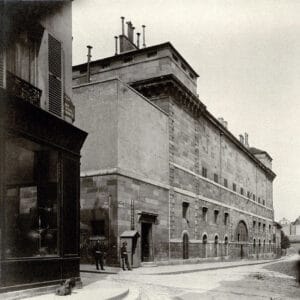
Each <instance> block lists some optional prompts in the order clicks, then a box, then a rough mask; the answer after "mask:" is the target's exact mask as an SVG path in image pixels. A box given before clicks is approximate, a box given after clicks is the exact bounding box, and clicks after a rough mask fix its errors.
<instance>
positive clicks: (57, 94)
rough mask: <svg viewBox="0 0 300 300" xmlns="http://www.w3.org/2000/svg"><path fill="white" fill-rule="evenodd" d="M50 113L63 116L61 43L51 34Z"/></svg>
mask: <svg viewBox="0 0 300 300" xmlns="http://www.w3.org/2000/svg"><path fill="white" fill-rule="evenodd" d="M48 47H49V48H48V63H49V111H50V112H51V113H53V114H55V115H57V116H61V111H62V49H61V43H60V42H59V41H58V40H56V39H55V38H54V37H53V36H52V35H50V34H49V41H48Z"/></svg>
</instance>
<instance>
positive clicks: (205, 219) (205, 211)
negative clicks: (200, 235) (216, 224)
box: [202, 207, 208, 222]
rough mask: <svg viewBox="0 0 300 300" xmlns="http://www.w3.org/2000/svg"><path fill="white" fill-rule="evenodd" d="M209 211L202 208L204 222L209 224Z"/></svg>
mask: <svg viewBox="0 0 300 300" xmlns="http://www.w3.org/2000/svg"><path fill="white" fill-rule="evenodd" d="M207 211H208V209H207V207H202V217H203V221H204V222H207Z"/></svg>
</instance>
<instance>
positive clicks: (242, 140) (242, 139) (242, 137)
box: [239, 134, 244, 145]
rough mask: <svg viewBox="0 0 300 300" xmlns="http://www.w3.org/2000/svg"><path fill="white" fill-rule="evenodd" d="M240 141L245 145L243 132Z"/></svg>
mask: <svg viewBox="0 0 300 300" xmlns="http://www.w3.org/2000/svg"><path fill="white" fill-rule="evenodd" d="M239 138H240V142H241V143H242V144H243V145H244V136H243V135H242V134H240V135H239Z"/></svg>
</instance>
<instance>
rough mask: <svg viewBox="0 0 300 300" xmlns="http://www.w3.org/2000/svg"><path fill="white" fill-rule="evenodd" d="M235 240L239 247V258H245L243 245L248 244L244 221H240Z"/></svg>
mask: <svg viewBox="0 0 300 300" xmlns="http://www.w3.org/2000/svg"><path fill="white" fill-rule="evenodd" d="M236 240H237V241H238V244H239V247H240V257H241V258H244V257H245V249H244V244H245V242H248V230H247V226H246V223H245V222H244V221H240V222H239V223H238V225H237V228H236Z"/></svg>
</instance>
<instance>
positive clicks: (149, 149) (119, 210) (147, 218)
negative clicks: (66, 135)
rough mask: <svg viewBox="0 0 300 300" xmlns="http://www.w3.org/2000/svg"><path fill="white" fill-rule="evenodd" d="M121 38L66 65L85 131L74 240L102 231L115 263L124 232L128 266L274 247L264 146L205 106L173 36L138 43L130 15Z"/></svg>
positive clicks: (270, 175)
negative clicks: (107, 53) (115, 45)
mask: <svg viewBox="0 0 300 300" xmlns="http://www.w3.org/2000/svg"><path fill="white" fill-rule="evenodd" d="M119 41H120V48H119V49H120V51H119V52H117V51H116V55H115V56H112V57H108V58H105V59H101V60H96V61H93V62H91V63H90V65H89V68H88V66H87V64H81V65H78V66H75V67H73V93H74V102H75V104H76V107H77V119H76V122H77V124H78V126H80V127H81V128H83V129H84V130H86V131H87V132H89V136H88V138H87V141H86V143H85V145H84V147H83V151H82V172H81V222H82V248H83V249H86V245H87V244H88V242H89V239H93V238H98V237H100V238H102V239H104V240H106V242H107V243H108V249H109V250H108V251H109V256H108V262H110V263H119V260H120V255H119V248H120V243H121V241H122V240H123V239H127V240H132V247H128V248H130V251H131V256H132V262H133V264H134V265H135V266H138V265H140V263H141V262H156V263H164V262H169V261H171V260H182V259H193V260H207V259H229V258H237V259H238V258H245V257H253V258H262V257H273V256H274V254H275V252H276V251H275V243H274V239H273V237H274V234H275V227H274V210H273V195H272V193H273V192H272V183H273V180H274V178H275V174H274V172H273V171H272V170H271V168H272V167H271V161H272V158H271V157H270V155H269V154H268V153H267V152H265V151H262V150H259V149H256V148H251V147H250V146H249V142H248V135H247V134H246V135H245V136H241V137H240V139H237V138H236V137H234V136H233V135H232V133H230V131H229V130H228V129H227V123H226V122H225V121H224V120H222V119H219V120H218V119H216V118H215V117H214V116H213V115H212V114H211V113H210V112H209V111H208V110H207V108H206V106H205V105H204V104H203V103H202V102H201V101H200V99H199V98H198V96H197V77H198V75H197V73H196V72H195V71H194V70H193V68H192V67H191V66H190V65H189V64H188V63H187V61H186V60H185V59H184V58H183V57H182V56H181V55H180V54H179V52H178V51H177V50H176V49H175V48H174V47H173V46H172V44H170V43H164V44H160V45H156V46H151V47H146V46H145V45H143V47H142V48H140V47H139V41H138V42H137V44H135V43H134V41H133V27H132V24H131V23H130V22H129V23H128V34H127V35H125V33H124V30H123V33H122V35H120V36H119ZM143 44H144V42H143ZM87 70H89V71H90V74H89V71H87ZM86 253H87V252H82V254H83V255H84V254H86Z"/></svg>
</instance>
